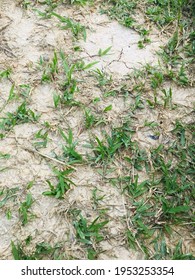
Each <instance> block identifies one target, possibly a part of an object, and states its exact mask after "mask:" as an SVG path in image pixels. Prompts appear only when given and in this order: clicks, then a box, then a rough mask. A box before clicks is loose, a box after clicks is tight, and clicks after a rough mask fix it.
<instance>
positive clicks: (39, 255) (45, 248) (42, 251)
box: [11, 236, 61, 260]
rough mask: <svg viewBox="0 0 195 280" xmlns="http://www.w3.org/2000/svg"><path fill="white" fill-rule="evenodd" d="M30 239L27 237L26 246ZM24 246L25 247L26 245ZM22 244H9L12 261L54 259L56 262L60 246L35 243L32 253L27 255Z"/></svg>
mask: <svg viewBox="0 0 195 280" xmlns="http://www.w3.org/2000/svg"><path fill="white" fill-rule="evenodd" d="M31 239H32V237H31V236H29V237H28V238H27V239H26V241H25V243H26V244H27V245H28V244H29V243H30V241H31ZM26 244H25V245H26ZM25 245H24V244H20V243H17V244H15V243H14V242H13V241H12V242H11V248H12V254H13V257H14V260H45V259H54V260H57V259H58V258H61V257H60V254H59V252H60V249H61V245H60V244H56V245H54V246H51V245H50V244H49V243H46V242H41V243H37V244H36V247H35V250H34V252H33V253H32V252H31V253H30V254H28V253H26V252H25V249H26V246H25Z"/></svg>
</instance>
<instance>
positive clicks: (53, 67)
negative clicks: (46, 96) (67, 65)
mask: <svg viewBox="0 0 195 280" xmlns="http://www.w3.org/2000/svg"><path fill="white" fill-rule="evenodd" d="M43 64H44V62H43V60H42V58H41V57H40V65H43ZM56 74H58V56H57V53H56V51H54V56H53V59H52V61H51V62H50V63H48V64H47V65H46V69H44V71H43V74H42V77H41V81H42V82H49V81H53V80H55V76H56Z"/></svg>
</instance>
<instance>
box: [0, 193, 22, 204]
mask: <svg viewBox="0 0 195 280" xmlns="http://www.w3.org/2000/svg"><path fill="white" fill-rule="evenodd" d="M18 190H19V188H11V189H2V190H1V189H0V197H1V200H0V208H1V207H3V206H4V205H5V204H6V203H7V202H8V201H9V200H14V199H15V198H16V196H17V194H16V193H17V191H18Z"/></svg>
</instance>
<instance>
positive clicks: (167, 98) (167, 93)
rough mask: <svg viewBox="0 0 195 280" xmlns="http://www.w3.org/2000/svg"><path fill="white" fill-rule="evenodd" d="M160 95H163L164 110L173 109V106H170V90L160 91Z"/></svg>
mask: <svg viewBox="0 0 195 280" xmlns="http://www.w3.org/2000/svg"><path fill="white" fill-rule="evenodd" d="M162 93H163V94H164V97H163V101H164V108H167V107H169V108H171V109H172V108H173V105H172V89H171V88H169V90H166V89H163V90H162Z"/></svg>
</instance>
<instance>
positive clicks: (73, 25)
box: [51, 12, 87, 41]
mask: <svg viewBox="0 0 195 280" xmlns="http://www.w3.org/2000/svg"><path fill="white" fill-rule="evenodd" d="M51 15H52V16H55V17H57V18H58V19H59V21H60V22H61V23H62V25H61V26H60V28H61V29H70V30H71V31H72V34H73V35H74V37H75V38H76V39H79V35H80V34H81V35H82V37H83V39H84V41H86V36H87V35H86V28H85V26H83V25H81V24H80V23H78V22H75V21H73V20H72V19H70V18H67V17H63V16H60V15H59V14H57V13H54V12H52V13H51Z"/></svg>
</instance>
